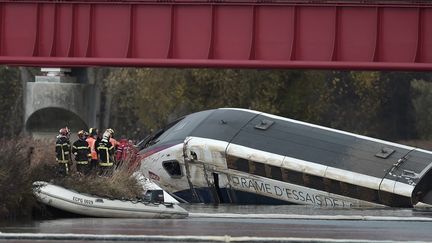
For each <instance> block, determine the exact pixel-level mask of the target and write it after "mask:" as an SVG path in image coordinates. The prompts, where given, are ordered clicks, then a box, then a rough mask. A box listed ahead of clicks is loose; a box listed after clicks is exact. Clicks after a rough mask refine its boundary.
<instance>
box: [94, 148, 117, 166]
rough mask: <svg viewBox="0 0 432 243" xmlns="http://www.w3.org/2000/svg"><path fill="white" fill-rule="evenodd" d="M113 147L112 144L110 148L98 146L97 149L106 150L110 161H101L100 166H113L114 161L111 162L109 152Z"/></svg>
mask: <svg viewBox="0 0 432 243" xmlns="http://www.w3.org/2000/svg"><path fill="white" fill-rule="evenodd" d="M113 148H114V146H111V147H109V148H107V147H105V146H99V147H97V150H105V153H106V158H107V160H108V162H99V165H100V166H112V165H113V162H110V154H109V151H110V150H111V149H113Z"/></svg>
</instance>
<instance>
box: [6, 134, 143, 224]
mask: <svg viewBox="0 0 432 243" xmlns="http://www.w3.org/2000/svg"><path fill="white" fill-rule="evenodd" d="M136 160H137V158H136V156H129V157H128V158H126V160H125V161H124V163H123V164H121V165H119V166H118V167H117V168H116V170H115V171H114V172H113V174H112V175H111V176H98V175H97V173H96V171H95V172H93V173H91V174H89V175H87V176H84V175H82V174H79V173H77V172H76V170H75V167H74V166H73V167H72V170H71V173H70V175H68V176H65V177H60V176H59V175H58V174H57V173H56V170H57V169H56V167H57V164H56V161H55V152H54V141H51V140H34V139H32V138H29V137H19V138H15V139H12V140H5V139H0V192H1V193H2V195H1V196H0V219H1V218H3V219H16V218H31V217H32V216H34V212H35V211H40V210H43V207H41V205H40V204H38V203H37V201H36V199H35V197H34V196H33V193H32V183H33V182H34V181H48V182H51V183H54V184H57V185H60V186H63V187H65V188H69V189H73V190H76V191H78V192H80V193H87V194H92V195H97V196H101V197H108V198H130V199H135V198H137V197H141V196H142V195H143V193H144V190H143V187H142V185H141V183H140V182H139V181H138V180H137V178H136V177H135V176H134V175H133V173H134V170H132V169H130V165H131V164H134V163H136V162H137V161H136ZM37 214H38V215H41V213H40V212H38V213H37Z"/></svg>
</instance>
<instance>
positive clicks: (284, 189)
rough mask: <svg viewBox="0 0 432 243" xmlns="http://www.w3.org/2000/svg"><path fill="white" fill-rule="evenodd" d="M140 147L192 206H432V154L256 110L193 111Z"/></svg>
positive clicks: (162, 182)
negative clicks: (193, 204) (420, 204)
mask: <svg viewBox="0 0 432 243" xmlns="http://www.w3.org/2000/svg"><path fill="white" fill-rule="evenodd" d="M140 146H141V151H140V156H141V158H142V160H141V167H140V169H141V171H143V173H144V174H145V175H146V176H148V177H149V178H151V179H152V180H153V181H154V182H156V184H158V185H159V186H161V187H162V188H163V189H164V190H166V191H167V192H169V193H171V194H173V195H175V196H176V197H177V198H179V199H181V200H184V201H186V202H201V203H237V204H309V205H316V206H327V207H361V206H378V205H387V206H395V207H412V206H414V205H415V204H417V203H418V202H422V203H426V204H432V171H431V167H432V152H430V151H426V150H422V149H418V148H414V147H409V146H405V145H400V144H396V143H391V142H387V141H383V140H378V139H374V138H370V137H366V136H360V135H357V134H353V133H348V132H344V131H340V130H336V129H330V128H326V127H322V126H317V125H313V124H310V123H305V122H300V121H296V120H292V119H287V118H283V117H279V116H275V115H271V114H266V113H262V112H257V111H252V110H245V109H234V108H222V109H215V110H207V111H202V112H197V113H193V114H190V115H187V116H185V117H183V118H181V119H178V120H176V121H175V122H173V123H172V124H170V125H169V126H167V127H166V128H165V129H162V130H160V131H158V132H157V133H155V134H153V135H152V136H149V137H148V138H147V139H145V140H143V141H142V143H141V144H140Z"/></svg>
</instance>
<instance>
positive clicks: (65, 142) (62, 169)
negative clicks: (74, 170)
mask: <svg viewBox="0 0 432 243" xmlns="http://www.w3.org/2000/svg"><path fill="white" fill-rule="evenodd" d="M69 136H70V130H69V128H67V127H65V128H61V129H60V131H59V135H58V136H57V140H56V148H55V151H56V161H57V163H58V170H57V173H58V174H59V175H62V176H65V175H68V174H69V171H70V166H71V165H72V162H71V155H70V154H71V146H70V141H69Z"/></svg>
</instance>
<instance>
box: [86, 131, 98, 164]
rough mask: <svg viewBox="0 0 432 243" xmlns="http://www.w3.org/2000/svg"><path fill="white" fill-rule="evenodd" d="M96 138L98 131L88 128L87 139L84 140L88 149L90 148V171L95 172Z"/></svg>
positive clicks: (96, 159) (96, 156)
mask: <svg viewBox="0 0 432 243" xmlns="http://www.w3.org/2000/svg"><path fill="white" fill-rule="evenodd" d="M97 138H98V130H97V128H94V127H92V128H90V129H89V132H88V137H87V139H86V141H87V143H88V145H89V147H90V153H91V160H90V168H89V169H90V170H95V169H96V167H97V164H98V155H97V152H96V147H95V144H96V140H97Z"/></svg>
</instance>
